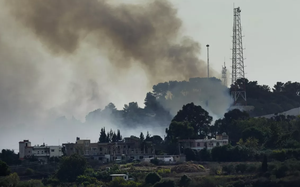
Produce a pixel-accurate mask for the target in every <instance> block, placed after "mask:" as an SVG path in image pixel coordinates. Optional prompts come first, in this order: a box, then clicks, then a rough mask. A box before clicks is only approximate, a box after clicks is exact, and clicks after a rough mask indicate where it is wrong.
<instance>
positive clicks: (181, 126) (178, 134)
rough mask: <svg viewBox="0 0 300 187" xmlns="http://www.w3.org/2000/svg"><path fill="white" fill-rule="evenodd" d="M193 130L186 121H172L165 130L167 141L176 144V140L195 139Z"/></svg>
mask: <svg viewBox="0 0 300 187" xmlns="http://www.w3.org/2000/svg"><path fill="white" fill-rule="evenodd" d="M194 132H195V131H194V128H193V127H192V126H191V124H190V123H189V122H187V121H184V122H177V121H172V123H171V124H170V126H169V129H167V130H166V133H167V139H168V140H170V141H171V142H177V140H178V139H189V138H195V137H196V136H195V133H194Z"/></svg>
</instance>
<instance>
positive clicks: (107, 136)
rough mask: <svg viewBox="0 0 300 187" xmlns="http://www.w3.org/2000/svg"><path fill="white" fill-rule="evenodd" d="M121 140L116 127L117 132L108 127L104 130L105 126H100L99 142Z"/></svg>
mask: <svg viewBox="0 0 300 187" xmlns="http://www.w3.org/2000/svg"><path fill="white" fill-rule="evenodd" d="M120 140H122V136H121V132H120V130H119V129H118V130H117V133H116V132H115V131H113V130H112V129H110V131H109V132H107V133H106V132H105V128H101V131H100V137H99V141H98V142H99V143H112V142H118V141H120Z"/></svg>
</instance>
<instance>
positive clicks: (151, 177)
mask: <svg viewBox="0 0 300 187" xmlns="http://www.w3.org/2000/svg"><path fill="white" fill-rule="evenodd" d="M160 180H161V177H160V176H159V175H158V174H157V173H149V174H148V175H147V176H146V178H145V183H146V184H155V183H157V182H159V181H160Z"/></svg>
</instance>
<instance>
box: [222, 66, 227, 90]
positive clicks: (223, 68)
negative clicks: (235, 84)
mask: <svg viewBox="0 0 300 187" xmlns="http://www.w3.org/2000/svg"><path fill="white" fill-rule="evenodd" d="M222 82H223V85H224V86H227V68H226V65H225V62H224V66H223V67H222Z"/></svg>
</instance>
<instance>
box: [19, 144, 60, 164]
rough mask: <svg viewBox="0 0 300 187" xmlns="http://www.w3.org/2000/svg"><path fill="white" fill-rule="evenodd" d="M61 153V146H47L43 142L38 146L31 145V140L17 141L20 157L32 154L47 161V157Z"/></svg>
mask: <svg viewBox="0 0 300 187" xmlns="http://www.w3.org/2000/svg"><path fill="white" fill-rule="evenodd" d="M62 155H63V153H62V146H48V145H45V144H42V145H40V146H38V145H37V146H31V142H30V141H29V140H24V141H20V142H19V158H20V159H24V158H26V157H31V156H34V157H35V158H37V159H38V160H40V161H43V162H44V163H47V161H48V160H49V158H51V157H61V156H62Z"/></svg>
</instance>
